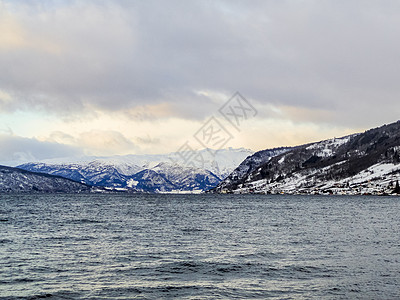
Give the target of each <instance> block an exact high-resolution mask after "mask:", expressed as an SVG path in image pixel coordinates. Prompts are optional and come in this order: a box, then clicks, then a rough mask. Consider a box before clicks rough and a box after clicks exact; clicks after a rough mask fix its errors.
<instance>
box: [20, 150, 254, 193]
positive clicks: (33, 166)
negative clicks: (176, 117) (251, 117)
mask: <svg viewBox="0 0 400 300" xmlns="http://www.w3.org/2000/svg"><path fill="white" fill-rule="evenodd" d="M252 154H253V152H252V151H251V150H247V149H243V148H241V149H232V148H228V149H221V150H218V151H216V152H215V151H212V150H210V149H203V150H200V151H197V152H196V153H194V154H193V155H196V157H197V158H199V157H200V158H201V160H199V159H197V160H193V161H189V162H186V161H185V159H186V158H187V153H180V152H175V153H170V154H165V155H126V156H113V157H82V158H78V159H76V158H65V159H62V160H58V161H57V160H46V161H41V162H32V163H26V164H23V165H20V166H18V168H21V169H23V170H29V171H33V172H40V173H46V174H51V175H59V176H63V177H65V178H69V179H72V180H75V181H78V182H82V183H85V184H88V185H93V186H102V187H112V188H120V189H121V188H123V189H131V190H135V191H144V192H197V191H206V190H209V189H211V188H213V187H215V186H216V185H217V184H218V183H219V182H220V181H221V180H222V179H224V178H225V177H226V176H228V175H229V174H230V173H231V172H232V171H233V170H234V168H236V166H237V165H239V164H240V163H241V162H242V161H243V160H244V159H245V158H246V157H248V156H249V155H252ZM185 163H186V164H185Z"/></svg>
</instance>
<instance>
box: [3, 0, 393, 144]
mask: <svg viewBox="0 0 400 300" xmlns="http://www.w3.org/2000/svg"><path fill="white" fill-rule="evenodd" d="M399 14H400V3H399V2H398V1H386V2H385V3H382V2H379V1H362V2H361V1H358V0H356V1H346V2H338V1H315V0H308V1H297V2H296V1H294V2H293V1H256V0H255V1H252V2H251V3H249V2H247V1H228V0H226V1H225V0H220V1H178V0H176V1H175V0H171V1H168V2H165V1H154V0H150V1H106V0H105V1H84V2H82V1H54V2H48V1H35V2H23V1H21V2H20V1H2V2H1V3H0V70H1V72H0V111H1V112H2V113H3V114H7V113H10V112H14V111H21V110H23V111H31V112H32V111H40V112H41V113H45V114H53V115H56V116H61V117H63V118H65V119H69V120H73V119H75V118H80V119H85V118H86V117H88V116H89V115H90V117H92V118H100V116H101V115H104V114H113V116H114V115H118V114H119V115H123V116H125V117H128V118H132V119H133V120H135V121H137V122H148V121H151V120H166V119H171V118H180V119H185V120H189V121H190V120H192V121H193V120H194V121H198V122H200V121H202V120H205V119H206V118H208V117H209V116H211V115H213V114H215V113H216V112H217V110H218V108H219V107H220V106H221V105H222V104H223V101H227V100H228V99H229V97H230V96H231V95H232V94H233V93H234V92H235V91H240V92H241V93H242V94H243V95H244V96H245V97H246V98H247V99H249V100H251V102H252V104H253V105H254V106H255V107H256V108H258V109H259V111H260V114H259V115H258V118H259V119H261V120H262V119H263V118H264V119H265V118H280V119H281V120H282V124H284V123H285V122H286V121H287V122H289V123H290V122H293V123H295V124H300V125H299V126H300V127H299V128H302V127H301V124H302V123H304V122H313V124H316V125H317V128H322V127H323V126H326V125H327V124H328V125H331V126H334V127H335V128H338V127H342V128H360V127H364V128H365V127H372V126H376V125H379V124H381V123H388V122H391V121H395V120H397V119H398V114H399V111H400V101H398V95H399V94H400V86H399V85H398V82H397V81H398V78H399V77H400V61H399V60H398V53H399V52H400V42H399V41H398V39H397V36H398V35H399V33H400V32H399V31H400V18H399V17H398V16H399ZM271 108H273V109H272V110H271ZM263 110H265V111H263ZM274 110H275V111H274ZM378 112H379V113H378ZM261 123H262V122H261ZM165 124H168V122H167V121H165ZM92 130H93V131H92ZM96 130H97V128H96V127H93V128H84V129H83V130H82V131H86V132H92V133H91V136H90V140H91V141H97V142H96V143H95V142H93V143H95V144H93V145H92V144H88V143H86V142H85V139H82V140H79V142H80V143H82V147H88V149H89V148H90V149H94V148H96V147H99V146H100V145H102V143H103V141H104V140H107V139H108V141H109V143H113V141H118V142H117V144H118V145H120V146H115V148H110V149H114V150H116V149H117V148H118V149H126V151H127V150H128V149H130V148H132V149H135V147H137V145H133V144H130V142H129V139H128V138H127V137H126V133H124V132H123V130H117V129H116V130H115V131H116V132H119V133H120V134H121V135H122V136H119V137H117V133H116V132H114V133H111V132H108V133H106V134H105V135H104V136H103V137H101V136H102V134H101V133H96ZM144 130H145V129H144ZM171 130H172V129H171ZM173 130H176V128H173ZM111 131H112V130H111ZM150 134H151V133H150ZM139 135H140V136H146V132H145V131H144V132H141V133H140V134H139ZM151 136H152V138H156V139H157V138H159V137H157V136H153V134H151ZM124 137H125V139H128V141H126V140H124ZM59 138H60V137H59ZM74 139H75V142H77V141H78V140H77V139H78V137H77V135H74ZM160 141H161V143H162V139H160ZM70 142H71V141H70ZM136 142H137V141H135V143H136ZM124 151H125V150H124Z"/></svg>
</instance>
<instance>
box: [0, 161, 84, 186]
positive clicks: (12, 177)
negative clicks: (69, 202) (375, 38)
mask: <svg viewBox="0 0 400 300" xmlns="http://www.w3.org/2000/svg"><path fill="white" fill-rule="evenodd" d="M90 190H91V187H90V186H87V185H85V184H82V183H78V182H75V181H73V180H70V179H66V178H63V177H60V176H52V175H47V174H38V173H33V172H29V171H25V170H20V169H17V168H11V167H5V166H0V192H1V193H20V192H48V193H58V192H59V193H82V192H89V191H90Z"/></svg>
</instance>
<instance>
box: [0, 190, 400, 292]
mask: <svg viewBox="0 0 400 300" xmlns="http://www.w3.org/2000/svg"><path fill="white" fill-rule="evenodd" d="M399 211H400V199H399V198H397V197H370V196H368V197H360V196H359V197H357V196H353V197H342V196H326V197H324V196H267V195H122V194H121V195H37V194H36V195H0V220H1V221H0V234H1V236H0V298H2V299H14V298H18V299H19V298H26V299H35V298H44V297H45V298H48V299H171V298H175V299H176V298H178V299H179V298H180V299H256V298H258V299H398V298H399V297H400V292H399V287H400V220H399Z"/></svg>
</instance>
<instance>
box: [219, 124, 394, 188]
mask: <svg viewBox="0 0 400 300" xmlns="http://www.w3.org/2000/svg"><path fill="white" fill-rule="evenodd" d="M267 151H270V150H267ZM259 155H260V154H259V152H257V153H256V154H254V155H253V156H251V157H249V158H247V159H246V160H245V161H244V162H243V163H242V164H241V165H240V166H239V167H238V168H237V169H236V170H235V171H233V173H232V174H231V175H230V176H229V177H228V178H226V179H225V180H223V181H222V182H221V183H220V184H219V185H218V186H217V187H216V188H215V189H213V190H212V191H213V192H218V193H273V194H276V193H289V194H293V193H303V194H313V193H315V194H321V193H322V194H390V193H392V192H393V191H395V189H396V186H398V184H396V182H398V180H399V179H400V121H399V122H396V123H392V124H389V125H384V126H382V127H379V128H374V129H370V130H367V131H365V132H364V133H358V134H353V135H349V136H345V137H342V138H333V139H329V140H325V141H321V142H317V143H310V144H306V145H301V146H297V147H294V148H292V149H289V148H286V149H285V150H283V151H282V153H280V154H278V155H276V156H273V157H268V156H266V157H265V158H263V159H261V160H260V159H258V158H257V156H259ZM250 163H252V167H251V168H249V170H248V171H246V172H243V171H242V168H243V165H244V164H247V165H249V164H250ZM235 174H237V175H235Z"/></svg>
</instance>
